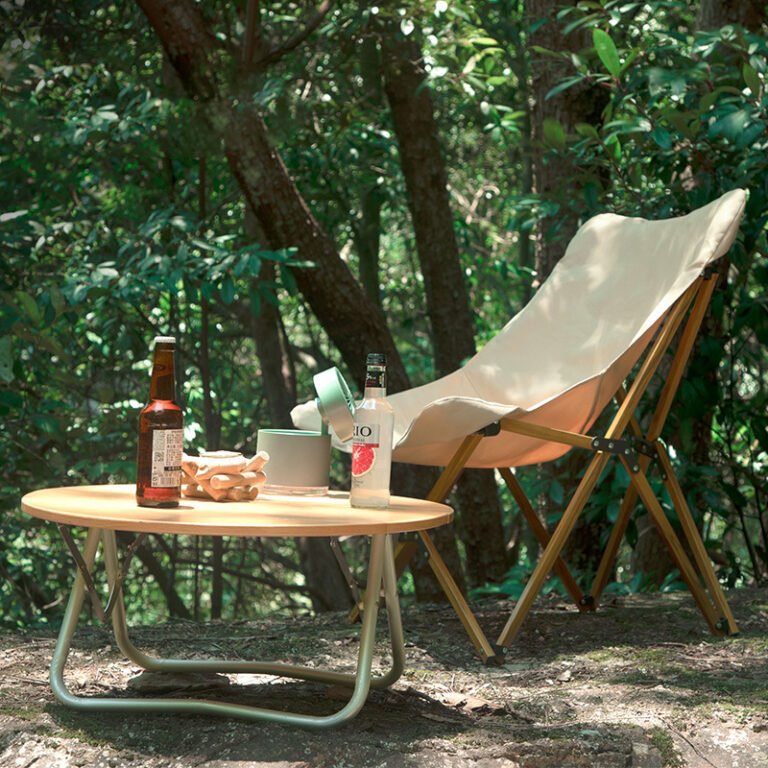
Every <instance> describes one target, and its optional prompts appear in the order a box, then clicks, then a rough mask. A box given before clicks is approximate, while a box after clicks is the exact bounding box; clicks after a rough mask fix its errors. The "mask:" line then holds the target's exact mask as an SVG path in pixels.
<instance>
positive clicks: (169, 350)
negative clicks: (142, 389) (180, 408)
mask: <svg viewBox="0 0 768 768" xmlns="http://www.w3.org/2000/svg"><path fill="white" fill-rule="evenodd" d="M175 398H176V377H175V374H174V350H173V347H169V346H165V345H163V344H158V345H157V347H156V348H155V356H154V360H153V363H152V382H151V384H150V385H149V399H150V400H171V401H173V400H175Z"/></svg>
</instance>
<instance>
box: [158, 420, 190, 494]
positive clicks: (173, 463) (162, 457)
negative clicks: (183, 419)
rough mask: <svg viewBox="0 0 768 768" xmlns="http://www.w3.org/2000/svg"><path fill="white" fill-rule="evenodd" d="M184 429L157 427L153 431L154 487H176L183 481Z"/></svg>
mask: <svg viewBox="0 0 768 768" xmlns="http://www.w3.org/2000/svg"><path fill="white" fill-rule="evenodd" d="M183 448H184V430H183V429H155V430H153V432H152V487H153V488H176V487H177V486H178V485H179V484H180V482H181V454H182V451H183Z"/></svg>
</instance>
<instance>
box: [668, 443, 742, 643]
mask: <svg viewBox="0 0 768 768" xmlns="http://www.w3.org/2000/svg"><path fill="white" fill-rule="evenodd" d="M656 452H657V454H658V456H659V461H660V462H661V466H662V468H663V470H664V474H665V476H666V479H665V481H664V484H665V485H666V487H667V491H668V492H669V496H670V498H671V499H672V504H673V505H674V507H675V511H676V512H677V517H678V519H679V520H680V525H681V526H682V528H683V533H684V534H685V538H686V539H687V541H688V544H689V545H690V547H691V552H692V553H693V558H694V560H695V561H696V564H697V565H698V567H699V571H700V573H701V576H702V578H703V579H704V583H705V584H706V585H707V589H709V594H710V597H711V598H712V600H713V601H714V603H715V606H716V607H717V608H718V609H719V611H720V617H721V618H720V622H718V624H720V625H721V626H722V625H727V633H728V634H731V635H734V634H736V633H737V632H738V631H739V627H738V626H737V624H736V620H735V619H734V617H733V613H732V612H731V608H730V606H729V605H728V601H727V600H726V597H725V594H724V593H723V588H722V587H721V586H720V582H719V581H718V580H717V575H716V574H715V570H714V568H713V567H712V561H711V560H710V558H709V555H708V554H707V550H706V548H705V546H704V542H703V541H702V540H701V536H700V534H699V530H698V528H697V527H696V523H695V522H694V520H693V515H691V510H690V508H689V506H688V502H687V501H686V500H685V494H684V493H683V489H682V488H681V487H680V483H679V481H678V479H677V477H676V475H675V472H674V469H673V468H672V462H671V461H670V460H669V454H668V453H667V450H666V448H665V447H664V446H663V445H662V444H661V443H658V442H657V443H656ZM722 629H723V630H725V626H722Z"/></svg>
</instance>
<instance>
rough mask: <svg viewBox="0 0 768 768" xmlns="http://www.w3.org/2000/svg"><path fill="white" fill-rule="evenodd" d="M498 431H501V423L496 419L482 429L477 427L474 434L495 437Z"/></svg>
mask: <svg viewBox="0 0 768 768" xmlns="http://www.w3.org/2000/svg"><path fill="white" fill-rule="evenodd" d="M499 432H501V424H500V423H499V422H498V421H494V422H493V423H492V424H488V425H487V426H485V427H483V428H482V429H478V430H477V432H475V434H476V435H482V436H483V437H496V435H498V434H499Z"/></svg>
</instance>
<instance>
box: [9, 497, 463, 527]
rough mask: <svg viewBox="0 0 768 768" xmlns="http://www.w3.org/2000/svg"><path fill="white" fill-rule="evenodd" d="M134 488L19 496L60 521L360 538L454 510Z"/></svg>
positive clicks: (416, 502) (447, 516) (31, 510)
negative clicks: (140, 499) (147, 494)
mask: <svg viewBox="0 0 768 768" xmlns="http://www.w3.org/2000/svg"><path fill="white" fill-rule="evenodd" d="M135 494H136V486H135V485H80V486H71V487H67V488H45V489H43V490H39V491H32V492H31V493H28V494H26V495H25V496H24V497H23V498H22V500H21V508H22V510H23V511H24V512H26V513H27V514H28V515H32V516H33V517H39V518H41V519H43V520H51V521H53V522H56V523H65V524H66V525H81V526H84V527H87V528H107V529H110V530H114V531H134V532H136V533H139V532H143V533H185V534H197V535H201V536H360V535H373V534H381V533H406V532H408V531H423V530H427V529H429V528H436V527H437V526H439V525H443V524H445V523H449V522H450V521H451V519H452V518H453V510H452V509H451V508H450V507H449V506H447V505H445V504H438V503H436V502H433V501H424V500H421V499H410V498H406V497H403V496H393V497H392V500H391V503H390V505H389V507H386V508H385V509H362V508H356V507H352V506H350V504H349V494H348V493H341V492H338V491H331V492H329V493H328V495H327V496H277V495H272V494H268V493H261V494H259V496H258V498H256V499H254V500H253V501H226V502H217V501H206V500H203V499H190V498H186V497H182V499H181V501H180V502H179V506H178V507H174V508H171V509H156V508H152V507H140V506H138V505H137V504H136V495H135Z"/></svg>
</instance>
